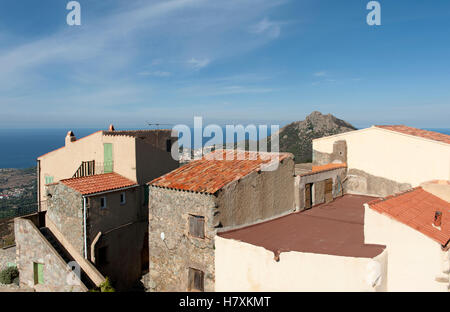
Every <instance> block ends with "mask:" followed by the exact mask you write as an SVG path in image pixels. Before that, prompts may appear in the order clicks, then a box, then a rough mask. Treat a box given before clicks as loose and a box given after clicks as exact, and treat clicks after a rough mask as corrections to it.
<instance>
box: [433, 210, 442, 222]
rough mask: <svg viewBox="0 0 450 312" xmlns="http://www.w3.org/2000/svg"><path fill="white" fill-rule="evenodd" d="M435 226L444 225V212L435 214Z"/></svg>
mask: <svg viewBox="0 0 450 312" xmlns="http://www.w3.org/2000/svg"><path fill="white" fill-rule="evenodd" d="M433 224H434V226H441V224H442V212H441V211H436V213H435V214H434V222H433Z"/></svg>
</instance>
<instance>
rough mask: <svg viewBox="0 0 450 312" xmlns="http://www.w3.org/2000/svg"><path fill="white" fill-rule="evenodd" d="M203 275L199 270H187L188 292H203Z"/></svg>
mask: <svg viewBox="0 0 450 312" xmlns="http://www.w3.org/2000/svg"><path fill="white" fill-rule="evenodd" d="M204 278H205V273H203V272H202V271H200V270H196V269H193V268H189V276H188V291H205V288H204Z"/></svg>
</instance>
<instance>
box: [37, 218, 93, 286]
mask: <svg viewBox="0 0 450 312" xmlns="http://www.w3.org/2000/svg"><path fill="white" fill-rule="evenodd" d="M40 231H41V233H42V235H44V237H45V238H46V239H47V241H48V242H49V243H50V244H51V245H52V246H53V248H54V249H55V250H56V251H57V252H58V254H59V255H60V256H61V258H63V260H64V261H65V262H66V263H69V262H71V261H75V260H74V258H73V257H72V256H71V255H70V253H69V252H68V251H67V250H66V249H65V248H64V246H63V245H62V244H61V243H60V242H59V241H58V239H57V238H56V237H55V235H53V233H52V232H51V231H50V229H49V228H47V227H42V228H40ZM80 275H81V276H80V278H81V282H82V283H83V284H84V285H85V286H86V287H87V288H88V289H92V288H94V287H95V284H94V283H93V282H92V280H91V279H90V278H89V276H88V275H87V274H86V273H85V272H84V271H83V269H82V268H81V267H80Z"/></svg>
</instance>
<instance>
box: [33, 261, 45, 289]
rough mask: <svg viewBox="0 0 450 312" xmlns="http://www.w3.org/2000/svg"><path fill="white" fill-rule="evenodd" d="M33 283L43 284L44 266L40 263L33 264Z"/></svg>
mask: <svg viewBox="0 0 450 312" xmlns="http://www.w3.org/2000/svg"><path fill="white" fill-rule="evenodd" d="M33 266H34V268H33V269H34V283H35V284H44V265H43V264H42V263H33Z"/></svg>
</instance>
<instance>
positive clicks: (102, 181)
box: [60, 172, 137, 195]
mask: <svg viewBox="0 0 450 312" xmlns="http://www.w3.org/2000/svg"><path fill="white" fill-rule="evenodd" d="M60 182H61V183H63V184H65V185H67V186H68V187H70V188H72V189H74V190H75V191H77V192H79V193H81V194H82V195H90V194H95V193H100V192H105V191H112V190H116V189H120V188H124V187H129V186H134V185H136V186H137V183H136V182H134V181H131V180H129V179H127V178H125V177H123V176H121V175H120V174H117V173H114V172H113V173H105V174H97V175H92V176H88V177H81V178H72V179H66V180H61V181H60Z"/></svg>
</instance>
